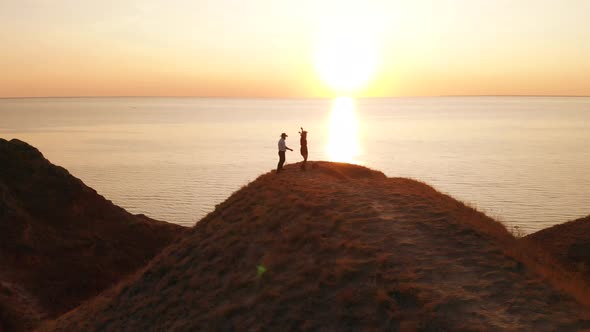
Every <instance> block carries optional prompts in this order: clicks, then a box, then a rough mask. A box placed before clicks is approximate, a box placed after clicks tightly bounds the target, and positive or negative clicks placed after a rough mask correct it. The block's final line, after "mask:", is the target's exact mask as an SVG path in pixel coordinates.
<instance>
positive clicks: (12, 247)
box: [0, 139, 183, 331]
mask: <svg viewBox="0 0 590 332" xmlns="http://www.w3.org/2000/svg"><path fill="white" fill-rule="evenodd" d="M181 233H183V228H181V227H179V226H177V225H173V224H168V223H165V222H161V221H156V220H152V219H149V218H147V217H145V216H143V215H132V214H130V213H128V212H127V211H125V210H124V209H122V208H120V207H118V206H116V205H114V204H112V203H111V202H110V201H108V200H106V199H105V198H104V197H102V196H100V195H99V194H97V193H96V191H94V190H93V189H91V188H89V187H87V186H86V185H84V183H82V181H80V180H79V179H77V178H75V177H73V176H72V175H71V174H70V173H68V171H66V170H65V169H63V168H61V167H58V166H55V165H53V164H51V163H50V162H49V161H48V160H47V159H45V158H44V157H43V155H42V154H41V153H40V152H39V151H38V150H37V149H35V148H34V147H32V146H30V145H28V144H27V143H24V142H21V141H19V140H16V139H13V140H11V141H6V140H4V139H0V330H6V331H18V330H27V331H28V330H30V329H32V328H33V327H34V326H35V325H37V324H38V323H39V322H40V321H41V320H43V319H48V318H55V317H57V316H59V315H61V314H63V313H64V312H66V311H68V310H70V309H72V308H74V307H76V306H78V305H79V304H80V303H82V302H83V301H85V300H87V299H89V298H91V297H93V296H95V295H97V294H98V293H99V292H101V291H103V290H104V289H106V288H108V287H110V286H112V285H113V284H115V283H116V282H118V281H120V280H121V279H122V278H123V277H125V276H128V275H129V274H130V273H132V272H134V271H135V270H137V269H138V268H139V267H142V266H144V265H145V264H147V262H148V261H149V260H150V259H151V258H153V257H154V256H155V255H156V254H157V253H158V252H159V251H160V250H161V249H162V248H163V247H165V246H166V245H168V244H170V243H171V242H172V241H173V240H174V239H175V238H176V237H177V236H178V235H179V234H181Z"/></svg>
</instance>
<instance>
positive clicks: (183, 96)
mask: <svg viewBox="0 0 590 332" xmlns="http://www.w3.org/2000/svg"><path fill="white" fill-rule="evenodd" d="M338 97H352V98H355V99H393V98H445V97H450V98H453V97H462V98H469V97H474V98H477V97H541V98H542V97H549V98H551V97H553V98H555V97H562V98H584V97H590V95H559V94H556V95H535V94H522V95H521V94H505V95H504V94H489V95H488V94H482V95H408V96H373V97H366V96H365V97H355V96H350V95H346V94H343V95H340V96H338V95H334V96H331V97H328V96H324V97H286V96H283V97H262V96H187V95H182V96H141V95H130V96H24V97H0V99H60V98H61V99H75V98H200V99H334V98H338Z"/></svg>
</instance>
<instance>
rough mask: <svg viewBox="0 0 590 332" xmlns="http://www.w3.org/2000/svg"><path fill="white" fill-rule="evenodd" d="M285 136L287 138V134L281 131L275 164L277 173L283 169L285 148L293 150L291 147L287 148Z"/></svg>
mask: <svg viewBox="0 0 590 332" xmlns="http://www.w3.org/2000/svg"><path fill="white" fill-rule="evenodd" d="M285 138H287V134H285V133H282V134H281V139H280V140H279V164H278V165H277V174H279V172H280V171H282V170H283V164H284V163H285V152H286V151H287V150H289V151H293V149H291V148H289V147H288V146H287V144H286V143H285Z"/></svg>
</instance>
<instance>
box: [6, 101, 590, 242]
mask: <svg viewBox="0 0 590 332" xmlns="http://www.w3.org/2000/svg"><path fill="white" fill-rule="evenodd" d="M300 126H303V127H304V128H305V129H306V130H308V131H309V137H308V144H309V150H310V160H337V161H349V162H354V163H358V164H362V165H366V166H368V167H371V168H374V169H378V170H381V171H383V172H384V173H385V174H387V175H388V176H390V177H394V176H402V177H411V178H415V179H419V180H422V181H424V182H427V183H429V184H430V185H433V186H434V187H435V188H437V189H438V190H440V191H442V192H445V193H448V194H450V195H452V196H454V197H455V198H457V199H460V200H462V201H465V202H467V203H469V204H471V205H473V206H475V207H477V208H478V209H480V210H483V211H484V212H486V213H487V214H489V215H491V216H493V217H495V218H498V219H500V220H502V221H503V222H505V223H506V224H507V225H509V226H519V227H520V228H521V229H522V230H523V231H524V232H526V233H530V232H533V231H536V230H539V229H541V228H545V227H548V226H550V225H553V224H556V223H561V222H564V221H567V220H571V219H574V218H578V217H581V216H585V215H588V214H590V143H589V142H590V98H585V97H583V98H582V97H580V98H560V97H456V98H455V97H442V98H392V99H360V100H356V101H355V100H352V99H346V98H339V99H336V100H327V99H326V100H322V99H209V98H201V99H199V98H49V99H0V137H2V138H5V139H10V138H19V139H21V140H24V141H27V142H29V143H30V144H32V145H34V146H36V147H37V148H39V149H40V150H41V151H42V152H43V154H44V155H45V156H46V157H47V158H48V159H49V160H51V161H52V162H53V163H55V164H58V165H61V166H64V167H65V168H67V169H68V170H69V171H70V172H71V173H73V174H74V175H75V176H77V177H79V178H81V179H82V180H83V181H84V182H85V183H86V184H88V185H89V186H91V187H93V188H95V189H96V190H97V191H98V192H99V193H101V194H102V195H104V196H106V197H107V198H108V199H111V200H112V201H114V202H115V203H116V204H118V205H121V206H122V207H124V208H126V209H128V210H129V211H131V212H133V213H145V214H147V215H149V216H151V217H153V218H156V219H162V220H166V221H170V222H175V223H179V224H183V225H192V224H194V223H195V222H197V221H198V220H199V219H200V218H202V217H203V216H204V215H206V214H207V213H208V212H210V211H212V210H213V209H214V207H215V205H216V204H218V203H220V202H222V201H223V200H225V199H226V198H227V197H228V196H229V195H230V194H231V193H232V192H234V191H236V190H238V189H239V188H241V187H242V186H243V185H245V184H247V183H248V182H249V181H252V180H254V179H255V178H256V177H257V176H258V175H260V174H262V173H265V172H267V171H269V170H270V169H272V168H274V167H276V161H277V156H276V144H277V141H278V139H279V135H280V133H281V132H286V133H287V134H289V138H288V139H287V145H288V146H290V147H292V148H294V149H295V152H293V153H288V154H287V163H290V162H295V161H299V160H301V157H300V156H299V154H298V152H297V151H298V148H299V142H298V136H299V135H298V134H297V132H298V130H299V127H300Z"/></svg>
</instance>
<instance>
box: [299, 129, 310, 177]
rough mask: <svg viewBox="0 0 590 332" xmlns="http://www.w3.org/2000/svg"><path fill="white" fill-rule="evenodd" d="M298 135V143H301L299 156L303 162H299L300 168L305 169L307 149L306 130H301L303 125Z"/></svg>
mask: <svg viewBox="0 0 590 332" xmlns="http://www.w3.org/2000/svg"><path fill="white" fill-rule="evenodd" d="M299 135H301V138H300V139H299V143H300V144H301V149H300V152H301V156H302V157H303V163H301V169H302V170H305V165H306V164H307V155H308V151H307V131H305V130H303V127H301V131H300V132H299Z"/></svg>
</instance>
